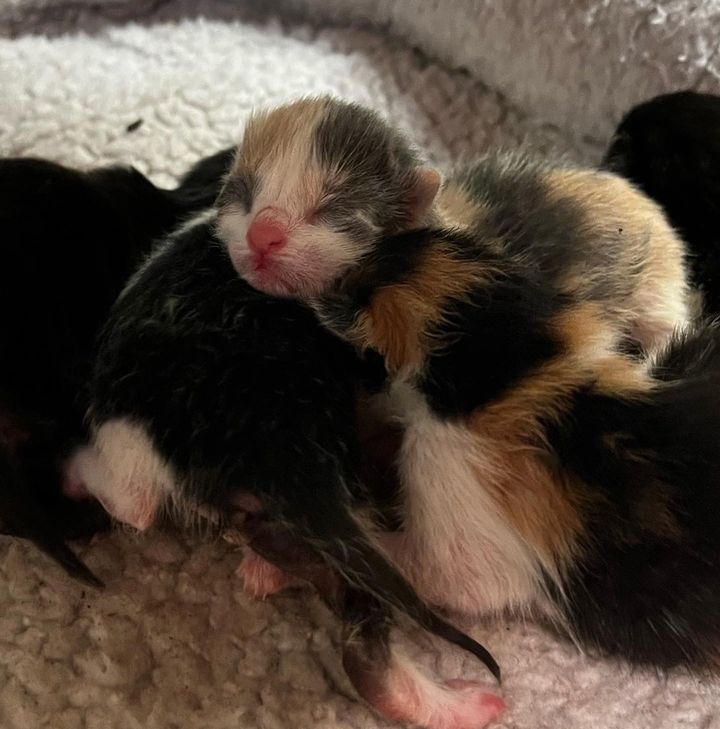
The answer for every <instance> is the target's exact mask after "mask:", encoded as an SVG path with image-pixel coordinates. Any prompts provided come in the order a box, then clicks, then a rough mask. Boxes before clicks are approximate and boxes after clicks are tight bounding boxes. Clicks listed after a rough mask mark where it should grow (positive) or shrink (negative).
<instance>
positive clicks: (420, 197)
mask: <svg viewBox="0 0 720 729" xmlns="http://www.w3.org/2000/svg"><path fill="white" fill-rule="evenodd" d="M441 184H442V175H441V174H440V172H438V170H436V169H435V168H434V167H418V168H417V169H416V170H415V179H414V184H413V188H412V190H411V191H410V225H409V227H410V228H415V227H418V226H420V225H422V222H423V219H424V218H425V215H426V214H427V212H428V210H430V207H431V206H432V204H433V202H434V201H435V198H436V197H437V194H438V191H439V190H440V185H441Z"/></svg>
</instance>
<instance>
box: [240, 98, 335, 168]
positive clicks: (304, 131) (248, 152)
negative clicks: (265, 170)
mask: <svg viewBox="0 0 720 729" xmlns="http://www.w3.org/2000/svg"><path fill="white" fill-rule="evenodd" d="M327 105H328V101H327V99H322V98H310V99H301V100H300V101H296V102H294V103H292V104H287V105H285V106H280V107H278V108H276V109H272V110H270V111H262V112H259V113H256V114H253V115H252V117H251V118H250V121H249V122H248V125H247V127H246V129H245V135H244V137H243V141H242V144H241V147H240V152H239V154H238V156H237V159H236V161H235V168H234V170H242V169H245V170H250V171H252V172H256V173H257V172H258V170H259V169H260V168H261V167H262V166H263V165H264V164H265V163H267V162H268V161H270V160H273V159H275V158H276V157H278V156H282V155H283V154H285V153H286V152H288V151H290V150H291V148H292V146H294V145H295V144H296V143H298V142H300V140H309V139H311V138H312V135H313V131H314V130H315V127H316V125H317V123H318V121H319V119H320V118H321V117H322V115H323V113H324V111H325V109H326V107H327Z"/></svg>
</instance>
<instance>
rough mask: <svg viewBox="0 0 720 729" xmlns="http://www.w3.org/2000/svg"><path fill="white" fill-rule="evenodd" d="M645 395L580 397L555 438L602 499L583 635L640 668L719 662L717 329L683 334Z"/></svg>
mask: <svg viewBox="0 0 720 729" xmlns="http://www.w3.org/2000/svg"><path fill="white" fill-rule="evenodd" d="M653 369H654V371H653V375H654V377H655V379H656V383H657V384H656V387H655V388H654V389H653V390H652V391H650V392H648V393H646V394H644V395H643V396H642V397H636V398H626V397H620V396H615V397H613V396H610V395H602V396H601V395H597V394H594V393H592V392H589V393H583V394H581V395H578V396H577V398H576V402H575V407H574V409H573V416H572V418H568V420H567V421H566V422H565V423H563V424H561V425H558V426H557V429H556V431H555V432H554V433H553V434H552V437H551V442H553V443H554V445H555V446H556V448H557V450H558V453H559V456H560V459H561V460H562V461H563V462H564V463H565V464H566V465H567V466H568V467H571V468H573V469H574V471H575V472H576V473H577V474H578V475H579V476H580V477H581V480H582V481H583V482H584V483H585V484H587V486H588V487H590V488H591V489H592V492H593V493H595V494H597V496H599V498H597V499H595V503H594V505H593V507H592V511H591V512H589V514H588V516H587V528H588V531H589V532H590V533H589V534H588V535H587V536H588V540H587V541H588V544H589V545H592V548H591V549H589V550H588V554H587V555H586V556H585V558H584V559H583V560H582V561H580V562H579V563H578V564H577V565H576V569H575V570H574V571H573V573H572V574H571V575H570V579H569V585H568V589H567V593H568V595H569V598H570V599H569V600H568V611H569V613H570V615H569V622H570V623H571V625H572V626H573V627H574V628H575V630H576V632H577V634H578V636H579V637H580V638H582V639H584V640H585V641H587V642H588V643H591V644H592V643H594V644H596V645H598V646H599V647H600V648H602V649H603V650H604V651H606V652H610V653H615V654H619V655H621V656H622V657H624V658H627V659H630V660H631V661H632V662H634V663H638V664H650V665H654V666H660V667H664V668H667V667H671V666H676V665H685V666H689V667H691V668H707V667H711V666H713V665H717V663H718V659H719V658H720V327H719V326H718V325H717V324H715V323H712V322H710V323H703V324H700V325H698V326H697V327H696V328H695V330H693V331H691V332H689V333H686V334H682V335H679V336H678V337H677V338H676V339H675V341H673V342H672V343H671V344H670V346H669V347H668V348H667V350H666V351H665V353H664V354H663V355H661V356H660V357H659V358H658V360H657V363H656V364H655V366H654V368H653Z"/></svg>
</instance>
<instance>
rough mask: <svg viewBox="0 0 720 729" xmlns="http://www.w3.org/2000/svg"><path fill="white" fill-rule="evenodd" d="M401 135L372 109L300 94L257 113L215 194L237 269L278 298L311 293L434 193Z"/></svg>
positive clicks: (221, 231) (431, 174) (435, 180)
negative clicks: (294, 99) (219, 191)
mask: <svg viewBox="0 0 720 729" xmlns="http://www.w3.org/2000/svg"><path fill="white" fill-rule="evenodd" d="M404 144H405V143H404V140H402V138H401V137H400V136H399V135H397V134H396V133H395V132H394V131H393V130H392V129H391V128H389V127H387V125H385V124H384V123H383V122H381V121H380V120H379V119H378V118H377V117H375V115H373V114H372V113H371V112H368V111H366V110H363V109H361V108H360V107H355V106H352V105H350V104H345V103H344V102H338V101H332V100H328V99H310V100H302V101H298V102H295V103H293V104H289V105H287V106H284V107H279V108H277V109H275V110H273V111H271V112H269V113H261V114H258V115H255V116H253V117H252V118H251V120H250V122H249V123H248V126H247V128H246V131H245V135H244V138H243V141H242V144H241V145H240V147H239V149H238V154H237V157H236V159H235V162H234V164H233V168H232V171H231V173H230V175H229V177H228V179H227V181H226V184H225V187H224V190H223V192H222V194H221V196H220V199H219V202H218V208H219V212H218V221H217V228H216V229H217V234H218V237H219V238H220V239H221V240H222V241H223V242H224V243H225V245H226V246H227V250H228V253H229V254H230V258H231V260H232V263H233V265H234V266H235V268H236V270H237V271H238V273H239V274H240V275H241V276H242V277H243V278H244V279H245V280H246V281H247V282H248V283H249V284H250V285H251V286H253V287H255V288H257V289H259V290H261V291H264V292H266V293H268V294H271V295H275V296H289V297H295V298H299V299H313V298H315V297H317V296H319V295H321V294H323V293H324V292H326V291H327V290H328V289H329V288H331V287H332V285H333V284H334V283H335V282H336V281H337V280H338V279H339V278H341V277H342V276H343V275H344V274H345V273H346V272H347V271H348V270H349V269H351V268H352V267H353V266H355V265H357V263H358V262H359V261H360V260H361V259H362V258H363V257H364V256H365V255H366V254H367V253H368V252H370V251H371V250H372V249H373V247H374V246H375V245H376V244H377V242H378V240H379V239H380V236H381V235H382V234H383V233H386V232H388V229H393V228H394V229H395V230H391V231H390V232H396V230H397V229H398V228H400V227H402V225H403V224H406V223H407V222H408V221H410V220H411V219H412V216H413V215H414V214H415V212H417V210H419V209H420V208H422V212H424V211H425V210H427V208H428V207H429V205H430V204H431V202H432V199H433V198H434V195H435V193H436V192H437V189H438V185H439V179H440V178H439V175H438V174H437V173H436V172H435V171H434V170H422V171H421V170H419V168H416V167H415V163H414V157H413V155H412V153H411V152H410V151H406V149H405V147H404Z"/></svg>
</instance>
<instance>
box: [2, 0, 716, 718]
mask: <svg viewBox="0 0 720 729" xmlns="http://www.w3.org/2000/svg"><path fill="white" fill-rule="evenodd" d="M340 4H341V3H336V5H340ZM401 4H403V3H398V5H401ZM595 4H596V5H597V6H598V7H600V6H603V7H605V6H607V5H608V3H603V2H600V0H597V2H596V3H595ZM639 4H640V3H639V2H638V5H639ZM130 5H132V7H130ZM255 5H256V7H255V8H250V9H248V8H240V7H239V6H238V4H237V3H230V2H209V3H200V2H198V3H196V2H186V3H184V4H183V3H152V2H146V1H143V2H140V3H133V4H128V3H126V2H123V1H122V0H115V1H111V2H108V1H107V0H106V2H101V3H93V4H85V3H73V4H68V3H66V2H62V1H61V0H54V1H50V2H47V3H39V2H33V1H32V0H10V2H5V4H4V5H2V7H1V8H0V20H2V23H3V27H4V30H5V31H6V33H5V37H3V38H0V89H1V90H2V95H1V96H0V153H1V154H2V155H40V156H45V157H49V158H51V159H55V160H58V161H61V162H65V163H68V164H73V165H81V166H89V165H95V164H99V163H106V162H112V161H127V162H132V163H134V164H136V165H137V166H138V167H139V168H140V169H141V170H143V171H144V172H146V173H148V174H150V176H151V177H152V178H153V179H154V180H155V181H156V182H158V183H160V184H170V183H171V182H172V180H173V178H174V176H175V175H177V174H178V173H180V172H181V171H182V170H183V169H185V168H186V167H187V166H188V165H189V164H190V163H191V162H192V161H194V160H195V159H196V158H198V157H199V156H201V155H204V154H207V153H209V152H212V151H214V150H215V149H216V148H219V147H221V146H222V145H226V144H228V143H230V142H232V141H233V140H236V139H237V138H238V135H239V132H240V130H241V128H242V124H243V121H244V119H245V118H246V116H247V114H248V113H249V111H250V109H251V108H252V107H253V106H256V105H260V104H265V103H272V102H279V101H283V100H286V99H289V98H292V97H294V96H297V95H300V94H306V93H320V92H330V93H334V94H339V95H342V96H345V97H348V98H351V99H355V100H357V101H360V102H362V103H364V104H368V105H370V106H372V107H374V108H377V109H379V110H380V111H381V112H383V113H385V114H387V115H388V116H390V117H391V118H392V119H393V120H395V121H396V122H397V123H398V124H400V125H402V126H403V127H405V128H406V129H407V130H408V131H409V132H410V133H411V134H412V135H413V137H414V138H415V139H416V141H417V142H418V144H420V145H421V146H422V147H424V148H425V149H426V150H427V151H428V153H429V154H430V156H431V157H432V158H433V159H434V160H435V161H436V162H438V163H439V164H441V165H444V166H445V165H448V164H450V163H452V162H453V161H454V160H457V159H460V158H462V157H466V156H468V155H473V154H477V153H479V152H482V150H484V149H486V148H488V147H490V146H496V145H499V144H502V145H505V146H516V145H518V144H520V143H528V144H531V145H533V146H537V147H539V148H540V149H543V150H548V151H549V150H553V151H558V152H561V153H565V154H568V155H570V156H571V157H573V158H576V159H583V160H587V161H594V160H596V159H597V158H598V157H599V154H600V152H601V149H602V144H603V143H604V142H605V141H606V140H605V139H604V138H603V134H604V133H605V132H606V130H607V129H609V127H610V126H611V124H610V120H611V119H612V115H613V113H614V111H613V110H612V109H610V110H606V111H607V114H606V121H605V122H603V123H602V124H600V125H599V126H596V127H593V126H592V125H590V124H588V123H586V122H587V114H586V112H585V111H583V112H582V114H580V116H579V117H578V123H577V124H573V123H568V120H570V121H572V119H571V117H572V115H571V114H569V112H568V110H567V109H568V106H567V105H568V100H567V99H566V98H561V99H559V101H558V102H557V103H558V105H559V107H561V108H562V109H563V111H562V114H556V115H555V116H554V117H553V115H545V114H541V113H539V111H541V110H542V108H543V107H542V104H540V105H539V106H534V105H533V103H532V102H531V101H530V100H528V98H527V94H526V95H525V96H523V95H522V94H519V93H518V94H516V95H514V94H513V93H510V94H509V95H508V94H506V89H504V88H501V87H500V86H498V85H496V83H497V82H498V79H497V78H494V77H492V74H490V76H491V78H489V79H482V78H481V75H479V71H478V68H474V70H473V72H472V73H468V72H466V71H449V70H447V68H446V67H445V66H443V65H442V64H441V59H442V58H443V56H445V59H444V60H448V61H457V59H448V58H447V56H446V55H445V54H444V53H443V52H441V49H440V48H439V46H438V47H433V46H432V44H431V47H430V49H429V50H430V52H431V56H430V57H427V56H423V55H422V54H420V53H418V52H416V51H414V50H412V49H411V48H410V47H409V46H408V45H406V44H405V42H404V40H403V39H401V38H400V36H402V35H403V32H402V30H403V28H404V29H405V30H406V36H407V37H406V38H405V40H408V41H409V42H410V43H420V42H421V41H422V38H420V36H418V35H417V34H415V31H413V30H412V29H411V28H410V26H409V25H408V22H409V21H407V17H405V19H404V20H403V22H404V23H405V25H402V24H398V23H399V21H398V17H397V16H395V17H394V18H382V17H381V18H380V19H381V20H383V22H384V25H385V26H386V27H387V26H388V24H389V25H390V26H391V27H390V30H391V31H393V32H394V33H395V34H394V35H392V34H385V33H382V32H380V30H378V29H377V28H376V27H373V26H372V25H368V28H367V29H366V30H364V31H353V30H348V29H345V28H343V27H340V26H337V25H336V26H333V27H331V26H324V27H323V26H322V25H321V24H319V19H320V16H322V19H334V20H335V21H336V22H337V17H336V16H332V13H329V11H328V13H326V12H325V10H327V9H328V8H329V7H330V5H332V3H330V4H328V3H318V4H316V5H315V6H314V8H313V9H312V10H313V12H311V13H310V14H309V15H308V13H307V8H304V7H299V5H301V4H300V3H295V6H296V7H295V8H294V10H295V11H296V12H295V15H293V16H292V17H293V18H294V19H293V20H292V22H291V21H290V20H288V19H287V18H288V17H289V16H287V15H286V16H284V18H285V20H284V21H283V22H281V21H280V20H278V19H277V18H274V17H270V16H268V15H267V14H263V13H261V12H260V11H259V6H260V4H259V3H256V4H255ZM363 5H364V4H363V3H358V4H357V10H358V12H361V11H362V10H363ZM387 5H388V4H386V5H385V7H386V8H387ZM448 5H450V6H453V5H454V4H453V3H449V4H448ZM457 5H459V6H463V5H466V4H464V3H458V4H457ZM476 5H477V4H476ZM707 5H712V3H708V4H707ZM323 6H327V7H323ZM418 6H421V7H423V8H424V10H423V12H427V13H430V11H429V10H428V8H435V10H436V9H437V7H436V6H437V4H436V3H428V4H427V5H421V4H420V3H418ZM336 9H337V8H335V10H336ZM330 10H333V8H330ZM333 12H334V10H333ZM378 12H379V11H378ZM433 12H435V11H433ZM131 16H132V17H131ZM331 16H332V17H331ZM303 17H304V18H307V20H305V21H303V20H301V18H303ZM373 17H376V16H373ZM377 17H380V16H377ZM428 17H429V18H430V20H429V21H428V22H432V17H434V16H432V14H429V16H428ZM303 22H306V23H307V24H303ZM508 22H509V21H508ZM424 32H426V34H427V30H426V31H424ZM457 33H458V34H459V35H458V38H460V37H461V29H458V31H457ZM43 34H44V35H43ZM463 42H464V41H463ZM459 43H460V41H459V42H458V44H459ZM558 48H559V50H558V52H561V51H562V44H559V46H558ZM562 52H564V51H562ZM433 57H435V58H436V59H437V60H431V59H432V58H433ZM556 63H558V64H559V63H561V59H560V58H558V59H556ZM455 65H456V64H455ZM466 65H467V64H466ZM469 65H470V66H472V64H469ZM680 65H682V64H680ZM530 66H532V64H530ZM527 73H528V74H530V73H532V68H531V69H530V70H528V72H527ZM508 88H509V90H510V91H511V92H512V88H513V87H512V84H509V86H508ZM538 93H539V92H538ZM637 93H638V94H639V93H641V90H638V91H637ZM625 96H626V97H627V98H628V99H629V98H630V97H631V96H632V94H630V93H629V92H628V93H627V94H626V95H625ZM617 103H619V102H617ZM608 109H609V107H608ZM137 120H142V124H141V125H140V126H139V128H137V129H136V130H135V131H132V132H129V131H127V127H128V125H131V124H132V123H133V122H136V121H137ZM583 120H584V121H583ZM0 204H1V202H0ZM98 237H99V238H101V237H102V230H99V231H98ZM82 551H83V553H84V555H85V557H86V558H87V561H88V563H89V565H90V566H91V567H92V568H93V569H94V570H96V571H97V573H98V574H99V575H100V576H101V577H103V579H105V580H106V582H107V585H108V586H107V589H106V590H104V591H103V592H95V591H91V590H89V589H86V588H83V587H82V586H80V585H78V584H76V583H74V582H72V581H71V580H69V579H68V578H66V577H65V576H64V575H63V574H61V573H60V572H59V571H58V569H57V568H56V567H55V566H54V565H52V564H51V563H49V562H48V560H47V559H46V558H45V557H43V556H42V555H40V554H38V553H37V552H36V551H34V550H33V549H31V548H30V547H28V546H26V545H24V544H21V543H18V542H16V541H12V540H9V539H5V538H0V727H1V728H2V729H40V728H42V727H48V728H52V729H116V728H117V729H135V728H137V729H195V728H196V727H197V728H198V729H200V728H202V729H226V728H227V729H230V728H231V727H232V728H233V729H236V728H239V727H244V728H245V727H247V728H254V727H258V728H261V729H286V728H287V729H291V728H292V729H305V728H308V729H309V728H310V727H318V728H322V729H331V728H335V727H337V728H341V729H345V728H348V729H350V728H351V727H352V728H353V729H360V728H361V727H362V728H364V729H371V728H372V729H375V728H376V727H377V728H379V727H387V726H389V724H388V723H387V722H384V721H382V720H381V719H378V718H377V717H376V716H374V715H373V714H372V713H371V712H370V711H369V710H368V709H366V708H365V707H364V706H363V705H361V704H359V703H357V702H356V701H355V700H354V699H353V697H352V691H351V689H350V688H349V686H348V684H347V682H346V681H345V679H344V678H343V675H342V671H341V669H340V666H339V661H338V653H337V652H336V650H335V648H334V644H335V642H336V640H337V630H336V628H337V626H336V624H335V621H334V620H333V619H332V618H331V616H330V615H329V614H328V613H327V611H326V610H325V609H324V608H323V606H322V605H321V604H320V603H319V601H318V600H317V599H316V598H315V597H314V596H313V595H312V594H311V593H310V592H307V591H305V592H303V591H299V592H293V593H288V594H286V595H282V596H279V597H276V598H272V599H269V600H267V601H264V602H255V601H252V600H250V599H248V598H246V597H245V596H244V594H243V592H242V586H241V584H240V581H239V579H238V578H237V577H236V576H235V575H234V571H235V569H236V567H237V565H238V563H239V561H240V555H239V553H238V552H237V551H235V550H234V549H233V548H232V547H231V546H230V545H227V544H226V543H224V542H208V541H207V540H203V539H199V538H190V537H184V536H180V535H174V534H162V533H159V532H156V533H150V534H147V535H143V536H137V535H131V534H128V533H124V532H118V533H115V534H112V535H105V536H102V537H100V538H98V539H96V540H95V542H94V543H93V544H91V545H89V546H87V547H83V548H82ZM470 629H471V631H472V632H473V634H474V635H475V636H476V637H477V638H479V639H480V640H482V641H483V642H484V643H486V644H487V645H488V646H489V647H491V648H492V650H493V651H494V652H495V654H496V656H497V657H498V659H499V661H500V663H501V664H502V666H503V669H504V675H505V684H504V692H505V695H506V698H507V700H508V703H509V706H510V708H509V711H508V712H507V714H506V715H505V716H504V718H503V719H502V721H501V722H500V723H499V724H498V726H501V727H506V728H507V729H509V728H510V727H512V728H513V729H559V728H560V727H562V728H563V729H596V728H599V727H602V728H603V729H620V728H622V729H677V728H679V727H688V728H692V729H720V683H718V682H711V681H700V680H697V679H695V678H691V677H687V676H683V675H675V674H673V675H671V676H669V677H665V678H663V677H658V676H655V675H653V674H651V673H648V672H640V671H637V672H631V671H629V670H628V669H626V668H624V667H622V666H620V665H618V664H616V663H613V662H610V661H603V660H597V659H593V658H591V657H587V656H583V655H581V654H580V653H579V652H578V651H577V650H576V649H575V647H573V646H572V645H570V644H568V643H565V642H563V641H560V640H558V639H557V638H554V637H553V636H551V635H549V634H548V633H546V632H544V631H542V630H541V629H539V628H537V627H535V626H533V625H530V624H528V625H526V624H523V623H521V622H507V623H506V622H493V623H487V624H482V625H480V624H477V625H473V626H470ZM399 639H400V640H403V641H404V642H405V644H406V646H407V649H408V650H409V651H411V652H413V653H415V654H417V655H418V656H420V658H421V660H422V661H423V662H424V664H425V665H426V666H427V667H428V669H429V670H433V671H438V672H440V673H441V674H442V675H444V676H448V677H449V676H454V675H460V674H462V675H465V676H473V675H478V676H483V673H482V670H481V668H480V667H479V666H477V665H475V664H474V663H473V662H472V661H471V660H470V659H468V658H466V657H465V656H463V655H461V654H459V653H458V652H456V651H454V650H453V649H450V648H448V647H447V646H445V645H443V644H441V643H439V642H436V641H434V640H430V639H428V638H427V637H426V636H424V635H421V634H419V633H418V632H417V631H414V630H412V629H408V630H407V631H405V632H404V634H403V635H402V636H400V638H399Z"/></svg>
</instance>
